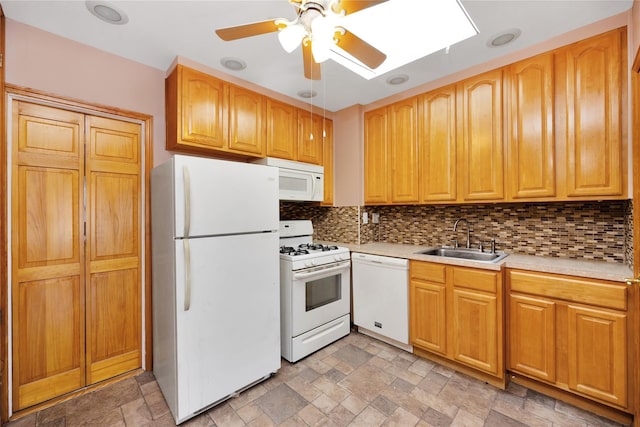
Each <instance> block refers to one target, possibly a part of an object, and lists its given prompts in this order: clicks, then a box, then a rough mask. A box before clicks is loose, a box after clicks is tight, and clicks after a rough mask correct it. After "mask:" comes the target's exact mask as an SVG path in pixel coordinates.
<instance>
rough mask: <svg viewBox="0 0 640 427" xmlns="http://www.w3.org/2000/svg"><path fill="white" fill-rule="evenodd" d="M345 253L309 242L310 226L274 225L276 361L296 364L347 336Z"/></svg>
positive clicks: (347, 262)
mask: <svg viewBox="0 0 640 427" xmlns="http://www.w3.org/2000/svg"><path fill="white" fill-rule="evenodd" d="M350 272H351V261H350V254H349V249H348V248H345V247H340V246H330V245H320V244H315V243H313V225H312V223H311V221H280V313H281V318H280V331H281V335H280V339H281V350H282V357H284V358H285V359H287V360H288V361H290V362H297V361H298V360H300V359H302V358H303V357H305V356H307V355H309V354H311V353H313V352H314V351H316V350H319V349H321V348H322V347H324V346H326V345H328V344H331V343H332V342H334V341H336V340H338V339H340V338H342V337H344V336H345V335H348V334H349V331H350V314H349V312H350V306H351V299H350V293H351V277H350Z"/></svg>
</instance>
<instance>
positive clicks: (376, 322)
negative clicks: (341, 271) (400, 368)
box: [351, 252, 412, 351]
mask: <svg viewBox="0 0 640 427" xmlns="http://www.w3.org/2000/svg"><path fill="white" fill-rule="evenodd" d="M351 274H352V286H353V322H354V323H355V324H356V325H357V326H358V330H359V331H360V332H362V333H363V334H365V335H370V336H373V337H374V338H377V339H380V340H381V341H385V342H387V343H388V344H392V345H394V346H396V347H400V348H402V349H403V350H407V351H412V346H410V345H409V307H408V306H409V261H408V260H406V259H401V258H392V257H386V256H379V255H370V254H363V253H359V252H353V253H352V254H351Z"/></svg>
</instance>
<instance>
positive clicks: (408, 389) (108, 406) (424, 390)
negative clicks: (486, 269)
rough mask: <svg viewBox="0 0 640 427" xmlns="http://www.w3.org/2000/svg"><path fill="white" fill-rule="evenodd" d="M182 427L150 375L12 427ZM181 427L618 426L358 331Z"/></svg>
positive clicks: (29, 418)
mask: <svg viewBox="0 0 640 427" xmlns="http://www.w3.org/2000/svg"><path fill="white" fill-rule="evenodd" d="M8 425H9V426H10V427H27V426H28V427H32V426H127V427H131V426H174V425H175V424H174V421H173V418H172V417H171V414H170V413H169V409H168V407H167V405H166V403H165V401H164V398H163V397H162V393H161V392H160V389H159V387H158V384H157V383H156V381H155V378H154V377H153V374H152V373H150V372H145V373H143V374H141V375H138V376H137V377H135V378H128V379H125V380H123V381H120V382H118V383H115V384H113V385H110V386H108V387H105V388H103V389H100V390H97V391H95V392H91V393H87V394H85V395H83V396H79V397H77V398H74V399H71V400H69V401H67V402H64V403H61V404H58V405H56V406H54V407H51V408H48V409H44V410H42V411H40V412H37V413H34V414H30V415H28V416H26V417H23V418H21V419H18V420H16V421H13V422H11V423H9V424H8ZM182 425H183V426H189V427H192V426H195V427H200V426H202V427H205V426H221V427H222V426H234V427H235V426H296V427H297V426H307V425H308V426H364V427H371V426H382V425H383V426H403V427H404V426H436V427H439V426H465V427H473V426H491V427H493V426H554V427H555V426H567V427H569V426H572V427H573V426H582V427H590V426H609V427H613V426H619V424H616V423H613V422H611V421H608V420H606V419H604V418H601V417H598V416H596V415H593V414H591V413H589V412H585V411H583V410H581V409H578V408H575V407H573V406H570V405H567V404H565V403H562V402H559V401H556V400H554V399H552V398H549V397H547V396H544V395H542V394H539V393H536V392H534V391H531V390H528V389H526V388H524V387H521V386H518V385H515V384H511V385H510V386H509V387H508V389H507V390H506V391H501V390H498V389H496V388H494V387H492V386H490V385H487V384H485V383H483V382H480V381H477V380H474V379H472V378H470V377H468V376H465V375H462V374H458V373H456V372H454V371H452V370H450V369H447V368H445V367H442V366H440V365H437V364H434V363H432V362H429V361H426V360H423V359H420V358H417V357H415V356H413V355H412V354H410V353H407V352H404V351H402V350H398V349H396V348H394V347H391V346H388V345H386V344H384V343H381V342H380V341H377V340H374V339H372V338H369V337H367V336H365V335H361V334H358V333H351V335H349V336H347V337H345V338H343V339H342V340H340V341H338V342H336V343H333V344H332V345H330V346H328V347H326V348H324V349H322V350H320V351H319V352H316V353H314V354H313V355H311V356H309V357H307V358H305V359H303V360H301V361H299V362H298V363H295V364H291V363H288V362H287V361H285V360H283V361H282V368H281V369H280V371H279V372H278V373H277V374H276V375H275V376H273V377H272V378H270V379H269V380H267V381H265V382H262V383H260V384H258V385H256V386H255V387H253V388H251V389H249V390H247V391H245V392H243V393H241V394H240V395H239V396H238V397H235V398H232V399H230V400H228V401H227V402H225V403H222V404H220V405H218V406H217V407H215V408H213V409H211V410H209V411H207V412H205V413H203V414H201V415H199V416H198V417H196V418H194V419H191V420H189V421H187V422H185V423H183V424H182Z"/></svg>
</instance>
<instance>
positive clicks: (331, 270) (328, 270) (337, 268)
mask: <svg viewBox="0 0 640 427" xmlns="http://www.w3.org/2000/svg"><path fill="white" fill-rule="evenodd" d="M348 268H349V263H348V262H345V263H343V264H340V265H337V266H335V267H330V268H325V269H322V270H317V271H312V272H310V273H294V274H293V279H294V280H298V279H303V280H304V279H309V278H311V277H314V276H324V275H326V274H327V273H334V272H336V271H340V270H346V269H348Z"/></svg>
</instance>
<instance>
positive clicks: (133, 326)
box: [87, 268, 141, 384]
mask: <svg viewBox="0 0 640 427" xmlns="http://www.w3.org/2000/svg"><path fill="white" fill-rule="evenodd" d="M138 277H139V272H138V269H137V268H130V269H124V270H119V271H118V270H116V271H106V272H103V273H95V274H93V275H92V276H91V282H90V283H89V288H88V290H87V301H89V303H90V304H91V305H90V306H89V307H88V310H87V311H88V313H91V316H88V318H87V343H89V344H90V347H88V348H87V366H88V367H89V369H88V370H87V383H88V384H93V383H96V382H98V381H102V380H104V379H107V378H111V377H114V376H116V375H118V374H121V373H123V372H127V371H130V370H133V369H136V368H139V367H140V363H141V346H140V342H141V336H140V335H141V317H140V292H139V288H140V285H139V283H140V281H139V280H138Z"/></svg>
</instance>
